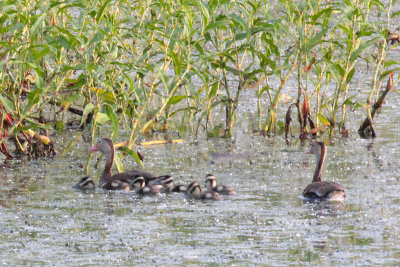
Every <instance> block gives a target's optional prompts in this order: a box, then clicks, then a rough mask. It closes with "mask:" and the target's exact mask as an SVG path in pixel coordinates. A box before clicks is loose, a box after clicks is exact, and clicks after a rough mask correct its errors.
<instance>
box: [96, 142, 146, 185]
mask: <svg viewBox="0 0 400 267" xmlns="http://www.w3.org/2000/svg"><path fill="white" fill-rule="evenodd" d="M95 151H100V152H101V153H103V155H104V157H105V159H106V163H105V166H104V170H103V173H102V174H101V176H100V182H99V185H100V187H101V186H102V185H103V186H106V187H111V188H112V187H113V186H112V184H111V182H113V181H116V180H118V181H121V182H123V183H119V184H117V183H118V182H114V185H115V186H116V187H115V188H118V189H117V190H121V189H122V190H126V185H128V186H129V184H131V183H132V182H133V181H134V180H135V178H136V177H143V178H144V180H145V181H147V180H151V179H153V178H154V175H153V174H151V173H149V172H145V171H141V170H130V171H125V172H120V173H116V174H114V175H113V174H112V167H113V164H114V153H115V151H114V144H113V142H112V141H111V139H109V138H100V139H99V140H98V141H97V143H96V144H95V145H94V146H93V147H92V148H91V149H89V152H91V153H93V152H95ZM102 188H104V187H102ZM105 189H108V188H105ZM111 190H112V189H111ZM114 190H116V189H114Z"/></svg>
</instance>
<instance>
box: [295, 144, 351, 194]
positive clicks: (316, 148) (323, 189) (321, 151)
mask: <svg viewBox="0 0 400 267" xmlns="http://www.w3.org/2000/svg"><path fill="white" fill-rule="evenodd" d="M307 154H314V155H315V159H316V162H317V166H316V168H315V172H314V176H313V180H312V183H311V184H309V185H307V187H306V188H305V189H304V191H303V194H302V195H303V197H304V199H305V200H313V201H319V200H332V201H343V200H344V199H345V198H346V195H345V193H344V187H343V185H341V184H338V183H335V182H322V179H321V173H322V166H323V164H324V161H325V157H326V147H325V144H324V143H323V142H313V143H311V150H310V151H308V152H307Z"/></svg>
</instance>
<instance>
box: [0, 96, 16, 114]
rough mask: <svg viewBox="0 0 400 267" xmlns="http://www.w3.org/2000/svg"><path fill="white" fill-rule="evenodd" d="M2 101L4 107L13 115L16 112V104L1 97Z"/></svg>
mask: <svg viewBox="0 0 400 267" xmlns="http://www.w3.org/2000/svg"><path fill="white" fill-rule="evenodd" d="M0 101H1V103H2V104H3V107H4V108H5V109H6V110H7V111H8V113H13V112H14V109H15V107H14V103H13V102H12V101H11V100H9V99H8V98H7V97H5V96H3V95H0Z"/></svg>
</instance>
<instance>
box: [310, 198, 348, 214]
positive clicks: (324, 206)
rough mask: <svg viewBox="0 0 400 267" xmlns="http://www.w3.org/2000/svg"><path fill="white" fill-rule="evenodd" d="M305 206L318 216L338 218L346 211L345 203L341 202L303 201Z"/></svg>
mask: <svg viewBox="0 0 400 267" xmlns="http://www.w3.org/2000/svg"><path fill="white" fill-rule="evenodd" d="M303 204H306V206H307V207H308V208H309V209H310V211H312V212H313V214H315V215H316V216H336V217H337V216H338V215H339V214H340V213H338V212H341V211H344V210H345V206H344V203H343V202H341V201H312V200H305V199H303Z"/></svg>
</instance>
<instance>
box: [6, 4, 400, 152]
mask: <svg viewBox="0 0 400 267" xmlns="http://www.w3.org/2000/svg"><path fill="white" fill-rule="evenodd" d="M394 6H396V3H395V2H394V1H388V2H385V3H383V2H380V1H376V0H374V1H338V2H332V1H285V0H281V1H275V2H271V1H198V0H193V1H151V0H150V1H126V0H122V1H111V0H104V1H88V0H75V1H29V0H27V1H18V0H17V1H15V0H13V1H11V0H9V1H7V0H6V1H2V2H1V4H0V26H1V27H0V29H1V32H0V34H1V46H0V65H1V69H0V85H1V87H0V90H1V91H0V92H1V95H0V100H1V106H0V110H1V116H2V121H1V129H2V131H1V136H0V137H1V139H2V140H1V151H2V152H3V153H5V154H6V153H8V151H7V146H6V142H7V140H8V138H12V139H13V140H14V141H15V142H16V146H17V147H19V148H20V149H19V150H20V151H24V146H23V145H22V143H23V142H22V140H25V139H26V140H28V141H29V136H36V137H38V138H40V137H42V139H43V137H44V136H48V130H49V129H56V130H58V131H60V132H62V131H64V130H66V129H68V128H70V127H74V126H75V127H80V129H81V131H82V134H83V133H85V132H88V133H90V134H91V136H92V137H93V136H96V135H97V133H98V132H99V131H101V129H102V128H104V127H108V128H110V129H111V136H112V138H113V139H116V138H117V136H118V133H119V131H120V130H121V129H124V130H126V131H128V132H129V133H130V134H129V140H128V142H127V143H126V146H125V152H131V151H130V148H132V146H133V145H134V144H135V142H136V141H137V139H138V137H140V136H142V135H143V134H147V133H151V132H158V131H165V130H167V129H168V128H169V129H173V130H176V131H178V132H187V133H190V134H193V135H196V134H198V133H205V134H207V136H209V137H217V136H218V137H222V136H223V137H230V136H232V131H233V129H234V128H235V123H236V120H237V118H238V116H237V112H238V106H239V105H240V101H241V99H243V97H242V96H243V95H244V94H248V93H247V92H248V91H250V92H251V93H252V94H253V96H254V97H253V100H252V101H254V105H255V106H257V109H258V132H260V133H264V134H268V135H270V136H273V135H274V134H277V133H279V132H280V131H278V130H282V129H284V128H285V127H286V130H288V129H289V127H290V125H289V124H290V120H291V118H290V112H288V113H287V114H288V115H289V116H287V118H286V125H285V123H284V122H283V121H284V120H285V118H284V115H282V116H281V117H279V116H280V115H279V114H284V113H285V111H286V110H289V111H291V110H295V109H292V108H293V107H296V108H297V118H298V122H299V124H298V125H299V126H298V127H296V129H298V130H296V131H298V133H299V134H300V136H303V137H304V136H307V135H308V134H309V133H313V134H321V132H325V130H327V132H328V133H329V134H330V135H335V134H336V133H342V134H344V133H345V132H346V131H347V130H346V112H347V111H348V109H349V108H351V109H356V108H362V109H365V114H366V119H367V120H368V121H369V126H368V127H367V128H369V130H368V132H365V131H364V130H362V129H361V128H360V132H361V133H362V134H363V136H366V137H368V136H369V134H368V133H371V132H374V131H373V126H372V125H373V124H372V119H373V115H374V114H375V111H373V110H375V109H379V108H380V106H379V107H378V106H376V107H375V106H374V103H379V101H378V99H379V98H380V96H382V95H383V94H381V86H382V84H385V79H387V78H388V77H394V78H396V77H398V75H397V73H398V69H399V65H398V62H397V61H396V60H397V59H396V58H392V57H390V56H389V57H388V55H390V53H393V52H394V51H397V52H398V44H399V41H400V37H399V36H398V35H396V31H400V30H399V29H396V27H397V26H398V25H392V20H395V19H397V20H398V17H399V12H394V11H392V9H393V7H394ZM388 58H389V59H388ZM366 65H367V66H368V70H370V71H371V70H372V72H373V75H371V80H370V84H371V87H370V88H368V90H369V91H368V92H360V90H363V89H360V88H357V87H356V86H354V85H353V80H354V77H356V76H357V72H358V71H359V69H360V68H365V66H366ZM390 73H392V74H391V75H390V76H389V74H390ZM393 74H394V75H393ZM288 81H291V82H290V83H289V82H288ZM396 83H397V82H396V81H392V80H391V85H393V84H396ZM288 86H290V87H293V86H294V88H291V89H292V90H288V91H289V93H287V94H285V95H286V96H287V95H289V99H291V101H292V102H290V101H289V102H285V103H281V99H282V92H284V90H287V88H288ZM362 93H364V95H368V97H367V99H364V100H362V99H359V98H357V97H356V96H357V95H360V94H361V95H362ZM385 96H386V94H384V96H383V97H385ZM263 100H266V101H263ZM382 102H383V101H382ZM382 102H380V103H381V104H380V105H382ZM263 103H267V104H263ZM371 107H373V110H371ZM221 111H222V112H221ZM279 111H280V112H279ZM217 112H219V113H222V114H223V116H215V114H216V113H217ZM360 124H361V122H360ZM292 126H293V124H292ZM108 128H107V129H108ZM363 131H364V132H363ZM82 134H78V135H77V137H76V139H78V138H80V137H81V136H82ZM26 140H25V141H26ZM74 141H76V140H73V141H72V143H71V144H73V142H74Z"/></svg>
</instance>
